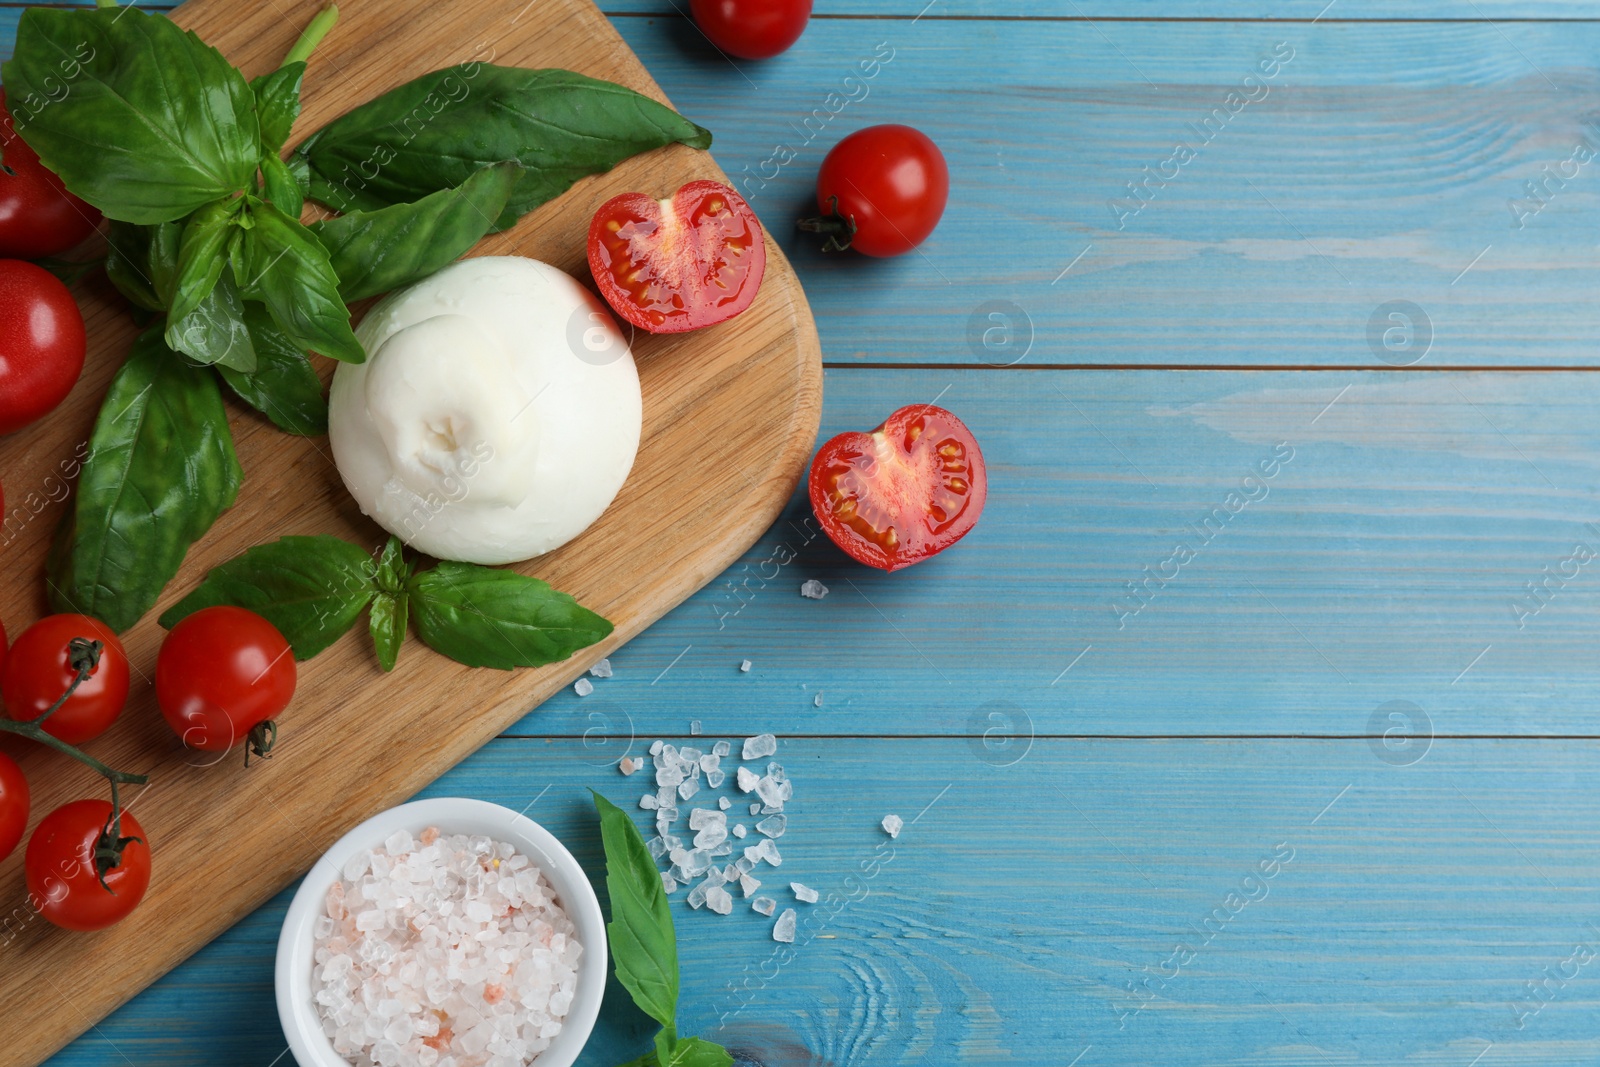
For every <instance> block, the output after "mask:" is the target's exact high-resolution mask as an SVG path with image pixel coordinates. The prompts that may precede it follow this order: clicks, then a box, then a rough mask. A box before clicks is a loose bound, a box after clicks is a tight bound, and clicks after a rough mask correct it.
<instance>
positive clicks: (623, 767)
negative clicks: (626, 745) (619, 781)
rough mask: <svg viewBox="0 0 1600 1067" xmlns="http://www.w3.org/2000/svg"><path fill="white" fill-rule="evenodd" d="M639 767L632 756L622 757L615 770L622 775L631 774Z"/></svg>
mask: <svg viewBox="0 0 1600 1067" xmlns="http://www.w3.org/2000/svg"><path fill="white" fill-rule="evenodd" d="M640 766H641V764H640V762H639V761H638V760H636V759H634V758H633V757H632V756H623V757H622V762H621V763H618V764H617V770H619V771H621V772H622V773H623V774H632V773H633V772H634V771H636V770H638V769H639V767H640Z"/></svg>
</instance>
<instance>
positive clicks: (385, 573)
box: [368, 537, 411, 671]
mask: <svg viewBox="0 0 1600 1067" xmlns="http://www.w3.org/2000/svg"><path fill="white" fill-rule="evenodd" d="M410 577H411V566H410V565H409V564H408V563H406V561H405V556H404V554H403V550H402V546H401V544H400V539H399V538H398V537H391V538H389V543H388V544H386V545H384V546H383V552H382V553H381V554H380V555H379V556H378V573H377V577H376V579H375V584H376V585H377V587H378V594H377V596H375V597H373V598H372V607H371V608H370V611H369V619H368V622H369V624H370V629H371V631H372V644H373V647H374V648H375V649H376V650H377V653H378V664H379V666H381V667H382V668H383V669H384V670H386V671H392V670H394V665H395V662H396V661H397V660H398V659H399V658H400V646H401V645H402V644H404V643H405V639H406V616H407V614H408V611H407V609H408V606H409V600H410V595H409V594H408V593H407V592H406V579H408V578H410Z"/></svg>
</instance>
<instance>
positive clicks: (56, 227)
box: [0, 89, 101, 259]
mask: <svg viewBox="0 0 1600 1067" xmlns="http://www.w3.org/2000/svg"><path fill="white" fill-rule="evenodd" d="M0 145H3V146H4V153H5V165H6V166H7V167H8V168H10V170H11V171H12V173H10V174H7V173H5V171H3V170H0V259H43V258H44V257H45V256H58V255H60V254H61V253H62V252H65V251H66V250H67V249H69V248H72V247H73V246H74V245H77V244H78V243H80V242H81V241H83V240H84V238H86V237H88V236H89V235H90V234H91V233H93V232H94V231H95V228H96V227H98V226H99V225H100V218H101V216H100V212H99V211H97V210H95V209H94V208H92V207H90V206H89V205H88V204H86V203H84V202H83V201H82V200H79V199H78V198H77V197H75V196H73V195H72V194H71V193H69V192H67V187H66V186H65V185H63V184H62V183H61V179H60V178H58V177H56V176H55V175H54V174H52V173H51V172H50V171H48V170H46V169H45V166H44V164H43V163H40V162H39V155H38V153H36V152H35V151H34V150H33V149H31V148H29V147H28V145H27V142H25V141H24V140H23V139H22V138H21V137H18V136H17V131H16V128H15V126H14V125H13V124H12V120H11V112H10V111H8V110H7V109H6V94H5V90H3V89H0Z"/></svg>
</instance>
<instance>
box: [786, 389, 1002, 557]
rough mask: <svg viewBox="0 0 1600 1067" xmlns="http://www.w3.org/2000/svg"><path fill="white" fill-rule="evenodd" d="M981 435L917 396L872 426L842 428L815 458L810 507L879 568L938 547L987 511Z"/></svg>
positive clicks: (836, 538) (846, 545)
mask: <svg viewBox="0 0 1600 1067" xmlns="http://www.w3.org/2000/svg"><path fill="white" fill-rule="evenodd" d="M988 488H989V483H988V475H987V474H986V473H985V471H984V465H983V453H982V451H981V450H979V448H978V440H977V438H976V437H974V436H973V435H972V431H971V430H969V429H967V427H966V425H965V424H964V423H962V421H961V420H960V419H958V418H956V417H955V416H954V415H952V414H951V413H950V412H948V411H946V410H945V409H944V408H939V407H934V406H933V405H931V404H915V405H913V406H911V407H905V408H901V409H900V410H899V411H896V412H895V413H894V414H893V415H890V416H889V417H888V418H887V419H886V420H884V423H883V425H882V426H879V427H878V428H877V429H876V430H873V431H872V432H871V433H856V432H851V433H842V434H840V435H839V436H837V437H835V438H833V439H832V440H830V441H829V442H828V443H827V444H825V445H823V446H822V448H821V450H820V451H818V452H817V456H816V458H815V459H814V460H812V461H811V486H810V493H811V509H812V510H813V511H814V512H816V515H817V521H818V522H820V523H821V524H822V528H823V529H824V530H825V531H827V534H828V536H829V537H830V538H832V539H833V542H834V544H836V545H838V546H839V547H840V548H842V549H844V550H845V552H846V553H847V554H849V555H850V556H851V558H853V559H856V560H858V561H859V562H861V563H865V564H866V565H867V566H869V567H877V568H878V569H879V570H885V571H897V570H900V569H902V568H904V567H909V566H911V565H912V564H913V563H917V562H920V561H921V560H925V559H927V558H929V557H930V556H935V555H938V554H939V553H940V552H943V551H944V550H945V549H947V548H949V547H950V546H951V545H953V544H955V543H956V542H957V541H959V540H961V539H962V538H963V537H965V536H966V535H967V533H968V532H969V531H971V529H972V528H973V526H975V525H976V524H977V522H978V517H979V516H980V515H981V514H982V513H983V503H984V500H985V498H986V497H987V495H988Z"/></svg>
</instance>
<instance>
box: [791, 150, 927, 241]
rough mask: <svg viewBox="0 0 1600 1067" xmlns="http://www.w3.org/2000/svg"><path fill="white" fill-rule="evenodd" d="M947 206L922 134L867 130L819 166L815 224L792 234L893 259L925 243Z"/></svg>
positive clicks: (811, 222) (808, 223) (806, 223)
mask: <svg viewBox="0 0 1600 1067" xmlns="http://www.w3.org/2000/svg"><path fill="white" fill-rule="evenodd" d="M949 199H950V170H949V168H948V167H946V166H945V162H944V155H943V154H942V153H941V152H940V151H939V146H938V145H936V144H934V143H933V141H931V140H930V139H929V138H928V135H927V134H925V133H923V132H922V131H920V130H914V129H912V128H911V127H910V126H895V125H889V126H868V127H867V128H866V129H864V130H857V131H856V132H855V133H852V134H851V135H850V136H848V137H846V138H845V139H844V140H842V141H840V142H839V143H838V144H836V145H834V146H833V150H832V151H830V152H829V153H828V156H827V158H826V159H824V160H823V161H822V170H821V172H820V173H818V175H817V210H819V211H821V212H822V214H823V218H822V219H820V220H819V219H806V220H803V221H802V222H801V223H800V227H801V229H805V230H812V231H817V232H823V233H832V234H834V238H833V239H832V240H830V241H829V243H828V245H827V246H826V247H827V248H828V249H829V250H842V249H843V248H845V247H848V248H854V249H855V250H856V251H857V252H860V253H862V254H863V255H868V256H899V255H904V254H905V253H907V252H909V251H911V250H912V249H913V248H915V247H917V246H918V245H920V244H921V243H922V242H923V241H926V240H927V239H928V235H929V234H930V233H932V232H933V228H934V227H935V226H937V225H939V219H940V217H942V216H943V215H944V206H945V203H946V202H947V201H948V200H949ZM833 220H837V221H836V222H835V221H833ZM852 223H853V224H854V227H855V230H854V233H851V231H850V226H851V224H852Z"/></svg>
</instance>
